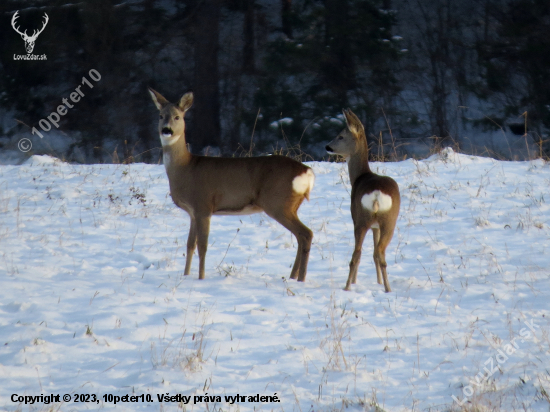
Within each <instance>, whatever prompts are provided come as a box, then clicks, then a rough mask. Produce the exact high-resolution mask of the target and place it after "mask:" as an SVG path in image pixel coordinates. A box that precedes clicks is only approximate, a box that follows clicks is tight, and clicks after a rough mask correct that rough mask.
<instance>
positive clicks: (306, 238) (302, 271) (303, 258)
mask: <svg viewBox="0 0 550 412" xmlns="http://www.w3.org/2000/svg"><path fill="white" fill-rule="evenodd" d="M266 213H267V214H268V215H269V216H271V217H272V218H273V219H275V220H276V221H277V222H279V223H280V224H281V225H283V226H284V227H285V228H287V229H288V230H289V231H290V232H292V234H293V235H294V236H295V237H296V240H297V241H298V251H297V252H296V259H295V260H294V266H292V271H291V272H290V278H291V279H296V278H298V282H305V280H306V274H307V262H308V260H309V251H310V249H311V241H312V239H313V233H312V232H311V230H309V228H308V227H307V226H306V225H304V224H303V223H302V222H301V221H300V219H298V216H297V215H296V214H291V215H285V214H284V213H276V214H270V213H268V212H267V211H266Z"/></svg>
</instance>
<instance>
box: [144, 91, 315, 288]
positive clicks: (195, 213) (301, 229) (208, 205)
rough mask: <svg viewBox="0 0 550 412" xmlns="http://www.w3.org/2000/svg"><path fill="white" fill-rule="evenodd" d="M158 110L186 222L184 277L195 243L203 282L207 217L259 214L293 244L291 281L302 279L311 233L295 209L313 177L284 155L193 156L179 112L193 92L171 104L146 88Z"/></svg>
mask: <svg viewBox="0 0 550 412" xmlns="http://www.w3.org/2000/svg"><path fill="white" fill-rule="evenodd" d="M149 92H150V93H151V97H152V98H153V102H154V103H155V105H156V106H157V108H158V109H159V111H160V120H159V126H158V130H159V134H160V141H161V143H162V151H163V160H164V166H165V167H166V174H167V175H168V182H169V184H170V194H171V196H172V199H173V201H174V203H175V204H176V205H177V206H179V207H180V208H182V209H183V210H185V211H186V212H187V213H188V214H189V217H190V218H191V225H190V228H189V237H188V239H187V256H186V262H185V272H184V274H185V275H188V274H189V272H190V270H191V260H192V258H193V252H194V251H195V248H196V247H197V244H198V251H199V279H204V265H205V255H206V249H207V244H208V234H209V231H210V217H211V216H212V215H248V214H252V213H259V212H262V211H263V212H265V213H266V214H267V215H268V216H270V217H272V218H273V219H275V220H276V221H277V222H279V223H280V224H281V225H283V226H284V227H285V228H287V229H288V230H290V232H292V234H293V235H294V236H296V239H297V240H298V251H297V253H296V259H295V261H294V266H293V267H292V271H291V275H290V277H291V279H296V277H297V278H298V281H300V282H304V281H305V280H306V271H307V263H308V258H309V250H310V248H311V240H312V237H313V234H312V232H311V230H309V228H308V227H307V226H305V225H304V224H303V223H302V222H301V221H300V219H298V208H299V207H300V205H301V204H302V202H303V200H304V199H308V200H309V193H310V191H311V189H312V188H313V182H314V180H315V175H314V174H313V171H312V170H311V168H309V167H307V166H305V165H303V164H302V163H300V162H297V161H295V160H293V159H290V158H288V157H284V156H262V157H247V158H221V157H207V156H195V155H193V154H191V153H190V152H189V150H188V149H187V143H186V141H185V120H184V116H185V112H186V111H187V110H189V108H190V107H191V105H192V104H193V93H192V92H189V93H186V94H184V95H183V96H182V98H181V99H180V100H179V102H178V103H176V104H173V103H170V102H169V101H168V100H166V99H165V98H164V97H162V95H160V94H159V93H158V92H156V91H154V90H153V89H151V88H149Z"/></svg>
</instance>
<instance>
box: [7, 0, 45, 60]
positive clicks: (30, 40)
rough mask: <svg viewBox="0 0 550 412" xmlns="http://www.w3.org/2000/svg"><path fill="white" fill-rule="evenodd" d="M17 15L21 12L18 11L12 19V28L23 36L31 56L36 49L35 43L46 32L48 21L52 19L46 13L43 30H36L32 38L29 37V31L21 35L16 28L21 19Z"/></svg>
mask: <svg viewBox="0 0 550 412" xmlns="http://www.w3.org/2000/svg"><path fill="white" fill-rule="evenodd" d="M17 13H19V10H17V11H16V12H15V14H14V15H13V17H12V19H11V26H12V27H13V29H14V30H15V31H16V32H17V33H19V34H20V35H21V38H22V39H23V40H24V41H25V49H27V53H28V54H31V53H32V50H33V49H34V42H35V41H36V39H37V38H38V35H39V34H40V33H42V32H43V31H44V28H45V27H46V24H48V21H49V20H50V19H49V17H48V15H47V14H46V13H44V16H43V17H44V23H43V25H42V28H41V29H40V30H34V31H33V33H32V36H28V35H27V30H25V31H24V32H23V33H21V32H20V31H19V27H15V21H16V20H17V18H18V17H19V16H18V15H17Z"/></svg>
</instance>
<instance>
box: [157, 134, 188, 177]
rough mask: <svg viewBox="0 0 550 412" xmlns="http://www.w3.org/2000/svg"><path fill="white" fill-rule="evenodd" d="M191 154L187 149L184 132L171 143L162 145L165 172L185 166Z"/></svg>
mask: <svg viewBox="0 0 550 412" xmlns="http://www.w3.org/2000/svg"><path fill="white" fill-rule="evenodd" d="M192 156H193V155H192V154H191V152H190V151H189V150H188V149H187V143H186V141H185V132H184V133H182V135H181V136H180V137H179V139H177V140H176V141H174V142H173V143H172V144H166V145H163V146H162V160H163V162H164V167H165V168H166V172H167V173H170V172H171V171H172V170H174V168H180V167H182V166H187V165H188V164H189V162H190V161H191V157H192Z"/></svg>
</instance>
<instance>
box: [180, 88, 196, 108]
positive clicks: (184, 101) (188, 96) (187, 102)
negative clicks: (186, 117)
mask: <svg viewBox="0 0 550 412" xmlns="http://www.w3.org/2000/svg"><path fill="white" fill-rule="evenodd" d="M192 105H193V92H187V93H185V94H184V95H183V96H181V99H180V101H179V103H178V106H179V108H180V109H181V110H183V111H184V112H186V111H187V110H189V109H190V108H191V106H192Z"/></svg>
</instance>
